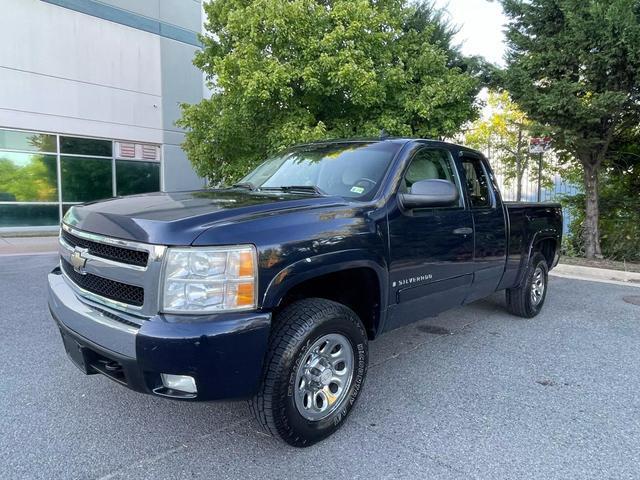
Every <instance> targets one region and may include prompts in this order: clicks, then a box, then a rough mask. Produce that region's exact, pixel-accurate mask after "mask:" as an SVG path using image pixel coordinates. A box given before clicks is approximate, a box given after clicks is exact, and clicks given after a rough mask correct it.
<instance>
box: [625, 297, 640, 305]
mask: <svg viewBox="0 0 640 480" xmlns="http://www.w3.org/2000/svg"><path fill="white" fill-rule="evenodd" d="M622 299H623V300H624V301H625V302H627V303H630V304H631V305H638V306H639V307H640V295H628V296H626V297H622Z"/></svg>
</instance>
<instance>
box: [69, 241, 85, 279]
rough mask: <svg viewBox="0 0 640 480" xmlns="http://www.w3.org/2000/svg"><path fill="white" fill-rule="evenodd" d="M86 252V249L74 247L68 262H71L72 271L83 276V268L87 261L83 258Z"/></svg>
mask: <svg viewBox="0 0 640 480" xmlns="http://www.w3.org/2000/svg"><path fill="white" fill-rule="evenodd" d="M87 252H88V250H87V249H86V248H80V247H75V248H74V249H73V253H72V254H71V257H70V258H69V260H70V261H71V265H73V269H74V270H75V271H76V272H78V273H81V274H83V275H84V274H85V273H86V272H85V271H84V266H85V265H86V264H87V259H86V257H84V254H86V253H87Z"/></svg>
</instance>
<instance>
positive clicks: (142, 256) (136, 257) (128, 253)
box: [62, 229, 149, 267]
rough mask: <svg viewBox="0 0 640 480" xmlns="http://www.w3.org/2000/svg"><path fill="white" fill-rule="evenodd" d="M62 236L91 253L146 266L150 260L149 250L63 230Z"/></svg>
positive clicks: (69, 242)
mask: <svg viewBox="0 0 640 480" xmlns="http://www.w3.org/2000/svg"><path fill="white" fill-rule="evenodd" d="M62 238H63V239H64V241H65V242H67V243H68V244H69V245H71V246H72V247H76V246H78V247H81V248H86V249H88V250H89V253H90V254H91V255H95V256H96V257H101V258H106V259H107V260H113V261H116V262H121V263H126V264H128V265H137V266H139V267H146V266H147V262H148V260H149V253H148V252H141V251H138V250H131V249H130V248H123V247H116V246H115V245H109V244H107V243H98V242H94V241H91V240H87V239H86V238H80V237H78V236H76V235H73V234H72V233H69V232H67V231H66V230H64V229H63V230H62Z"/></svg>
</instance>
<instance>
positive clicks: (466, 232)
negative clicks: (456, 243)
mask: <svg viewBox="0 0 640 480" xmlns="http://www.w3.org/2000/svg"><path fill="white" fill-rule="evenodd" d="M453 233H455V234H456V235H471V234H472V233H473V228H470V227H461V228H456V229H455V230H454V231H453Z"/></svg>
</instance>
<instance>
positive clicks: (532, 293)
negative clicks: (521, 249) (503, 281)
mask: <svg viewBox="0 0 640 480" xmlns="http://www.w3.org/2000/svg"><path fill="white" fill-rule="evenodd" d="M548 280H549V267H548V266H547V260H546V258H545V257H544V255H542V254H541V253H540V252H536V253H534V254H533V255H532V257H531V259H530V260H529V263H528V265H527V271H526V272H525V276H524V280H523V282H522V285H521V286H520V287H518V288H510V289H507V291H506V299H507V309H508V310H509V312H510V313H512V314H514V315H518V316H519V317H524V318H532V317H535V316H536V315H538V313H540V310H542V306H543V305H544V301H545V299H546V297H547V285H548Z"/></svg>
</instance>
